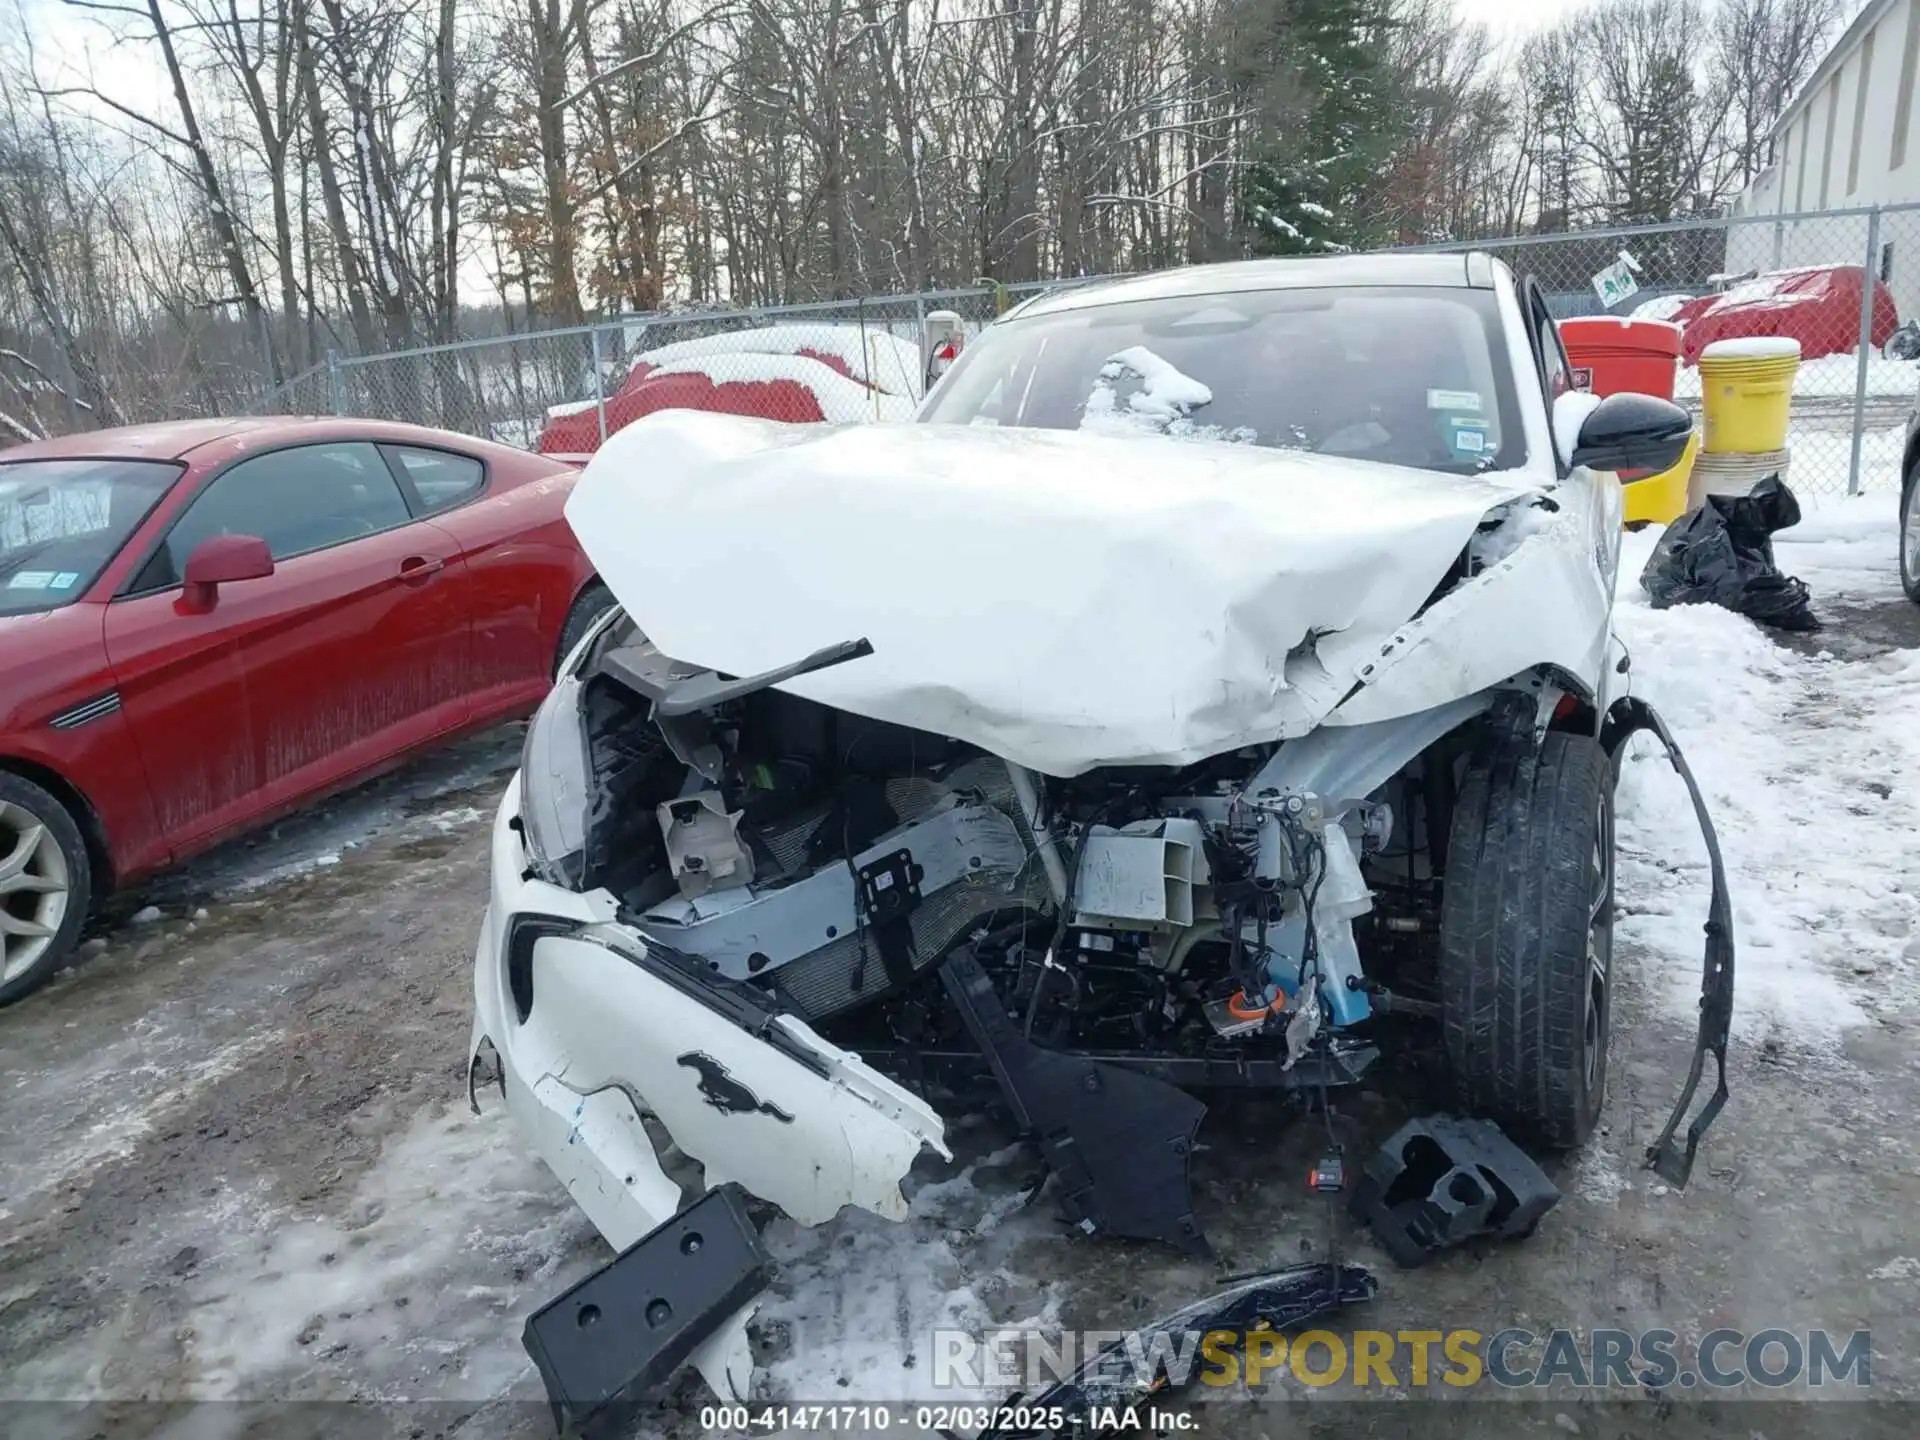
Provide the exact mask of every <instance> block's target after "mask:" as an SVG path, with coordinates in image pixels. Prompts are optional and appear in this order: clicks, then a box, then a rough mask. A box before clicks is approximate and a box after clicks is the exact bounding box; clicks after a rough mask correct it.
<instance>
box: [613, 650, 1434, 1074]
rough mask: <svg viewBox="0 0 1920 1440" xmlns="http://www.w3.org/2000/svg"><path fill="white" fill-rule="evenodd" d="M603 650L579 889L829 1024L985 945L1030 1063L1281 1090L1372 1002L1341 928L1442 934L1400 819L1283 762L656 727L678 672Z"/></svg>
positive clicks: (819, 730) (776, 730) (1411, 789)
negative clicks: (1053, 764) (1055, 762)
mask: <svg viewBox="0 0 1920 1440" xmlns="http://www.w3.org/2000/svg"><path fill="white" fill-rule="evenodd" d="M602 643H603V649H602V651H601V653H600V654H599V656H598V657H597V658H596V659H595V660H594V661H593V662H592V663H591V664H589V665H588V666H586V667H584V674H585V677H586V678H585V679H584V681H583V685H584V692H583V697H582V699H583V704H582V713H583V714H584V716H585V720H586V731H587V745H588V750H589V763H590V767H591V771H592V776H593V779H592V785H593V787H594V803H593V805H592V807H591V811H592V817H593V818H592V820H591V822H590V823H589V825H588V828H587V830H586V833H585V835H584V837H583V839H584V848H583V852H582V855H581V872H580V874H579V876H578V883H580V884H581V885H583V886H587V887H597V888H604V889H606V890H608V891H609V892H611V893H612V894H614V895H615V896H617V897H618V898H619V900H620V902H621V906H622V915H623V918H625V919H627V920H628V921H629V923H631V924H632V925H633V926H634V927H635V928H636V929H638V930H639V931H640V932H641V933H642V934H643V935H645V936H646V937H647V938H648V939H649V940H651V941H654V942H657V943H659V944H662V945H665V946H669V947H671V948H672V949H674V950H676V951H678V952H680V953H682V954H684V955H687V956H691V957H694V958H696V959H698V960H701V961H704V962H705V963H706V964H707V965H708V966H709V967H710V968H711V969H713V970H715V971H718V972H719V973H720V974H722V975H725V976H727V977H729V978H731V979H734V980H741V981H747V982H750V983H755V984H759V985H762V986H765V987H766V988H768V989H769V990H771V991H772V992H774V993H775V994H776V995H778V996H779V997H781V998H782V999H783V1000H784V1001H786V1002H787V1003H788V1004H789V1005H790V1006H791V1007H792V1008H793V1009H794V1011H795V1012H796V1013H798V1014H800V1015H803V1016H804V1017H806V1018H807V1019H808V1020H809V1021H810V1022H813V1023H815V1024H819V1023H820V1022H825V1021H829V1020H832V1019H834V1018H835V1017H839V1016H842V1015H844V1014H846V1013H847V1012H850V1011H853V1010H855V1009H856V1008H860V1007H864V1006H866V1005H869V1004H871V1003H872V1002H875V1001H877V1000H880V999H882V998H899V997H904V996H907V995H908V994H909V993H910V992H911V991H912V989H913V986H914V982H915V981H916V979H918V978H919V977H921V976H922V975H923V974H924V973H925V972H928V971H930V970H931V969H932V968H933V967H934V966H936V964H937V963H938V962H939V961H941V960H942V959H944V958H945V957H946V956H947V955H948V954H950V953H951V952H952V950H953V949H954V947H955V946H956V945H958V944H960V943H961V942H962V941H971V943H972V944H973V946H974V948H975V951H976V953H977V954H978V956H979V957H980V960H981V963H982V964H983V966H984V967H985V968H986V969H987V971H988V973H989V974H991V975H992V976H993V978H994V981H995V984H996V986H997V987H999V988H1000V989H1001V990H1002V992H1003V993H1004V994H1005V995H1006V996H1007V997H1008V998H1009V999H1010V1000H1011V1001H1013V1002H1014V1005H1015V1007H1016V1008H1017V1009H1018V1010H1019V1011H1020V1012H1021V1013H1022V1014H1024V1015H1025V1017H1026V1020H1025V1024H1024V1027H1023V1030H1024V1033H1025V1034H1026V1036H1027V1037H1028V1038H1030V1039H1033V1040H1036V1041H1039V1042H1041V1043H1043V1044H1045V1045H1048V1046H1050V1047H1066V1048H1073V1049H1080V1050H1087V1051H1096V1052H1106V1051H1116V1052H1139V1053H1142V1054H1149V1055H1157V1056H1161V1057H1164V1058H1166V1059H1169V1060H1171V1059H1176V1058H1177V1059H1182V1060H1190V1061H1195V1062H1201V1063H1203V1064H1204V1063H1216V1064H1224V1065H1227V1066H1236V1065H1244V1063H1245V1062H1247V1061H1250V1060H1255V1059H1258V1060H1262V1061H1266V1062H1270V1064H1271V1065H1273V1066H1275V1067H1277V1069H1275V1070H1274V1071H1273V1072H1272V1074H1273V1075H1274V1076H1275V1077H1276V1078H1277V1076H1279V1075H1281V1074H1286V1073H1289V1072H1291V1071H1292V1069H1293V1068H1294V1066H1295V1065H1296V1064H1297V1063H1298V1062H1299V1061H1300V1060H1301V1059H1302V1058H1303V1057H1304V1056H1305V1055H1306V1054H1307V1053H1308V1051H1309V1049H1310V1048H1311V1047H1312V1046H1313V1043H1314V1041H1315V1038H1316V1036H1318V1035H1319V1034H1320V1031H1321V1028H1322V1024H1323V1019H1331V1020H1332V1021H1333V1022H1335V1023H1336V1024H1340V1025H1345V1024H1351V1023H1353V1022H1355V1021H1358V1020H1361V1019H1364V1018H1365V1017H1366V1016H1367V1015H1368V1013H1369V1012H1370V1009H1371V1008H1372V1001H1373V1000H1374V999H1375V998H1377V997H1379V995H1380V992H1379V990H1378V988H1377V987H1375V988H1374V989H1373V990H1372V992H1371V993H1370V991H1369V986H1368V983H1367V982H1366V981H1365V980H1364V978H1363V971H1362V967H1361V965H1360V961H1359V956H1358V954H1357V950H1356V945H1355V941H1354V938H1353V927H1352V926H1351V925H1350V924H1349V923H1348V922H1349V921H1351V920H1352V919H1353V918H1354V917H1356V916H1358V915H1361V914H1363V913H1365V912H1367V911H1369V910H1371V909H1373V907H1374V899H1373V891H1374V888H1375V887H1376V886H1384V887H1386V888H1388V889H1390V890H1391V891H1392V893H1393V895H1394V897H1395V900H1396V904H1397V905H1398V907H1399V909H1400V910H1403V911H1404V914H1399V913H1397V914H1396V916H1395V917H1394V918H1395V919H1396V920H1397V921H1398V923H1397V924H1396V925H1394V926H1393V927H1391V929H1390V931H1388V932H1387V933H1392V934H1395V935H1402V936H1417V935H1418V934H1419V933H1421V931H1422V929H1423V928H1425V929H1427V930H1429V931H1430V930H1431V928H1432V926H1431V923H1430V922H1431V921H1432V919H1433V916H1434V915H1435V914H1436V913H1437V908H1436V907H1437V898H1438V896H1437V889H1436V887H1435V886H1434V885H1433V880H1432V876H1431V875H1430V874H1429V873H1427V865H1426V862H1425V860H1424V859H1423V858H1420V854H1419V852H1422V851H1424V849H1425V844H1424V840H1423V839H1422V841H1421V843H1418V844H1411V845H1410V844H1407V843H1405V837H1403V842H1402V844H1401V846H1400V848H1399V849H1397V850H1396V849H1393V848H1392V846H1393V840H1394V832H1395V828H1396V813H1395V807H1394V805H1393V804H1392V803H1390V802H1389V801H1388V800H1387V799H1386V798H1384V795H1383V796H1380V797H1376V798H1372V799H1368V798H1359V797H1351V796H1345V795H1341V796H1332V797H1323V796H1321V795H1318V794H1314V793H1312V792H1309V791H1303V790H1302V789H1300V788H1298V787H1297V786H1296V785H1294V784H1292V783H1290V781H1289V777H1288V776H1287V775H1286V774H1285V773H1284V770H1283V769H1282V768H1281V767H1278V766H1276V764H1275V761H1276V758H1277V756H1278V755H1279V753H1280V751H1281V749H1282V747H1280V746H1268V747H1262V748H1260V749H1258V750H1252V751H1241V752H1235V753H1232V754H1228V755H1222V756H1217V757H1214V758H1213V759H1211V760H1208V761H1206V762H1203V763H1201V764H1199V765H1194V766H1190V767H1187V768H1185V769H1180V770H1173V769H1166V768H1157V767H1139V768H1107V769H1096V770H1092V771H1088V772H1086V773H1084V774H1082V775H1079V776H1076V777H1074V778H1073V779H1071V780H1055V779H1048V778H1047V777H1042V776H1036V775H1034V774H1032V773H1031V772H1028V771H1026V770H1024V769H1022V768H1021V767H1018V766H1014V765H1011V764H1009V763H1008V762H1007V761H1005V760H1002V759H999V758H998V757H995V756H991V755H987V754H984V753H982V752H980V751H979V750H977V749H975V748H973V747H971V746H969V745H966V744H964V743H962V742H959V741H954V740H949V739H946V738H944V737H940V736H935V735H929V734H927V733H925V732H921V731H915V730H911V729H908V728H906V727H903V726H898V725H893V724H889V723H886V722H881V721H872V720H866V719H862V718H860V717H856V716H853V715H849V714H847V713H845V712H841V711H836V710H833V709H831V708H829V707H827V706H824V705H821V704H819V703H817V702H814V701H811V700H807V699H803V698H801V697H799V696H796V695H792V694H789V693H786V692H785V691H782V690H775V689H771V688H767V689H760V690H756V691H754V692H752V693H750V694H747V695H745V696H742V697H740V698H738V699H735V700H731V701H726V702H723V703H722V704H720V705H718V706H716V707H714V708H713V709H711V710H708V711H704V712H694V713H691V714H684V715H679V716H673V717H662V719H661V721H660V724H659V725H658V727H657V728H656V726H655V725H653V724H652V723H650V716H651V713H652V705H653V703H654V701H653V697H652V696H650V695H649V694H648V691H649V690H656V691H657V689H658V688H659V687H660V686H661V685H662V683H670V682H671V679H672V676H671V666H670V662H668V661H666V659H665V657H662V656H660V654H659V652H658V651H657V650H655V649H654V648H653V647H652V646H651V645H650V644H649V643H648V642H647V641H646V640H645V639H644V638H642V637H641V636H639V634H638V633H637V631H635V630H634V629H633V628H632V627H631V625H630V624H627V623H626V622H622V624H621V625H620V626H619V627H616V629H615V630H614V631H613V632H612V633H610V634H609V635H608V636H607V637H606V639H605V640H604V641H603V642H602ZM1445 768H1446V767H1445V766H1442V765H1439V764H1436V763H1434V762H1433V761H1432V760H1429V761H1428V763H1426V764H1425V766H1424V767H1423V771H1422V773H1420V774H1417V775H1409V776H1405V777H1401V779H1402V782H1403V783H1402V784H1401V785H1400V787H1399V788H1400V789H1401V790H1402V791H1403V792H1404V793H1405V794H1406V795H1407V796H1408V797H1409V799H1410V800H1411V802H1412V803H1410V804H1408V803H1406V802H1403V813H1404V814H1405V816H1406V817H1407V819H1406V820H1405V821H1402V822H1401V824H1402V825H1403V827H1405V826H1409V825H1410V826H1411V827H1412V830H1413V831H1416V832H1423V831H1424V829H1425V827H1426V824H1427V819H1426V817H1427V816H1428V815H1429V814H1432V813H1437V814H1440V815H1441V816H1442V817H1444V814H1445V809H1444V806H1445V803H1446V802H1445V790H1446V788H1447V777H1446V776H1445V775H1443V774H1442V773H1441V772H1442V771H1443V770H1444V769H1445ZM1436 786H1437V787H1439V788H1438V789H1437V790H1435V789H1434V787H1436ZM1429 791H1433V795H1432V799H1437V800H1439V801H1440V808H1439V809H1438V810H1435V807H1434V806H1433V804H1432V801H1431V800H1430V799H1428V798H1427V797H1428V794H1429ZM1442 823H1444V819H1443V820H1442ZM1394 866H1397V867H1398V873H1397V875H1391V874H1390V867H1394ZM1363 869H1373V870H1375V871H1376V872H1378V873H1377V874H1376V876H1375V878H1374V880H1373V882H1372V883H1371V884H1370V883H1369V880H1368V879H1367V877H1366V875H1365V874H1364V873H1363ZM1423 912H1424V915H1425V918H1424V920H1423V918H1422V915H1423ZM888 1018H889V1020H890V1021H891V1022H892V1023H893V1024H894V1025H895V1026H897V1027H899V1030H898V1033H896V1034H895V1035H894V1036H893V1037H892V1039H893V1041H894V1042H895V1043H898V1044H909V1045H914V1046H919V1047H923V1048H924V1047H927V1046H929V1045H931V1046H934V1047H936V1048H937V1047H938V1045H939V1043H940V1042H941V1041H943V1040H944V1039H950V1038H952V1037H951V1036H942V1035H941V1034H940V1033H939V1032H938V1029H937V1021H936V1020H935V1018H934V1017H932V1016H928V1015H925V1014H923V1013H919V1011H918V1010H917V1008H916V1007H913V1006H898V1007H895V1008H894V1009H893V1010H891V1011H890V1012H889V1016H888ZM928 1027H934V1028H932V1029H929V1028H928ZM863 1038H866V1039H869V1040H871V1039H876V1038H881V1037H878V1036H875V1035H874V1034H873V1033H872V1032H871V1031H869V1032H867V1033H866V1034H865V1035H864V1036H863ZM1264 1068H1265V1067H1263V1070H1264ZM1192 1073H1193V1075H1194V1076H1195V1078H1196V1079H1197V1078H1199V1077H1200V1075H1201V1073H1202V1072H1201V1071H1200V1070H1198V1069H1196V1070H1194V1071H1193V1072H1192ZM1269 1083H1273V1082H1269ZM1282 1083H1284V1082H1282Z"/></svg>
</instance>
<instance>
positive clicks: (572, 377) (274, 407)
mask: <svg viewBox="0 0 1920 1440" xmlns="http://www.w3.org/2000/svg"><path fill="white" fill-rule="evenodd" d="M1076 283H1086V282H1076ZM1043 288H1053V287H1047V286H1040V285H1023V286H993V287H980V288H974V289H967V290H953V291H932V292H927V293H924V294H918V295H906V296H891V297H880V298H866V299H858V300H847V301H836V302H827V303H820V304H811V305H795V306H777V307H763V308H755V309H741V310H723V311H702V312H684V313H681V312H664V313H659V314H647V315H626V316H621V317H620V318H618V319H616V320H612V321H605V322H600V323H596V324H593V325H584V326H579V327H575V328H573V329H563V330H543V331H535V332H531V333H525V334H519V335H508V336H501V337H497V338H491V339H486V340H470V341H462V342H459V343H456V344H452V345H441V346H431V347H427V348H423V349H418V350H405V351H396V352H391V353H387V354H381V355H370V356H344V355H338V354H335V355H330V356H329V357H328V360H327V362H326V363H325V364H324V365H321V366H318V367H316V368H315V369H313V370H311V371H308V372H307V373H306V374H303V375H300V376H298V377H296V378H295V379H294V380H292V381H289V382H288V383H287V384H286V385H285V386H282V387H281V388H280V389H279V390H277V391H275V392H274V393H273V394H272V395H271V396H269V397H267V399H266V400H265V401H264V402H263V403H262V404H261V405H259V406H258V407H256V409H257V410H258V411H261V412H265V413H277V414H288V415H296V414H332V415H358V416H364V417H367V418H370V419H381V420H401V421H408V422H411V423H414V424H423V425H431V426H435V427H437V428H440V429H445V430H453V431H458V432H460V433H462V434H468V435H477V436H482V437H485V438H487V439H490V440H495V441H499V442H501V443H503V444H507V445H512V446H515V447H516V448H519V449H526V450H538V451H540V452H541V453H543V454H550V455H555V456H561V457H566V458H582V457H584V456H586V455H588V454H591V453H592V452H593V451H594V450H596V449H598V448H599V446H600V443H601V442H602V441H603V440H604V439H605V438H606V437H607V436H608V435H610V434H612V433H613V432H614V431H616V430H618V429H620V428H621V427H622V426H625V425H627V424H630V423H631V422H633V421H634V420H636V419H638V418H639V417H640V416H642V415H646V414H649V413H651V412H652V411H654V410H660V409H672V408H700V409H718V410H726V411H730V412H733V413H740V414H751V415H759V416H764V417H765V418H768V419H774V420H787V421H796V422H804V421H822V420H824V421H831V422H840V423H848V422H855V421H861V420H903V419H905V418H907V416H908V415H910V414H911V412H912V410H913V407H914V405H915V404H916V403H917V402H918V400H919V398H920V395H921V392H922V390H923V388H924V385H925V376H926V373H927V360H928V358H929V357H928V356H927V354H926V341H925V337H926V336H927V335H928V333H929V321H932V322H934V324H933V327H932V328H933V329H934V330H936V331H937V330H938V329H939V328H940V323H941V322H942V321H943V320H944V321H945V322H946V324H947V325H949V326H950V327H951V328H953V329H955V330H957V331H958V332H959V333H960V334H961V335H962V336H963V337H971V336H972V335H976V334H978V333H979V330H980V329H981V327H982V326H984V325H987V324H989V323H991V322H992V321H993V320H994V318H995V317H996V316H997V315H999V314H1001V313H1003V312H1004V311H1005V310H1007V309H1009V308H1011V306H1012V305H1014V304H1017V303H1018V302H1019V301H1020V300H1021V299H1024V298H1025V297H1026V296H1027V295H1029V294H1032V293H1035V292H1037V291H1039V290H1041V289H1043Z"/></svg>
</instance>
